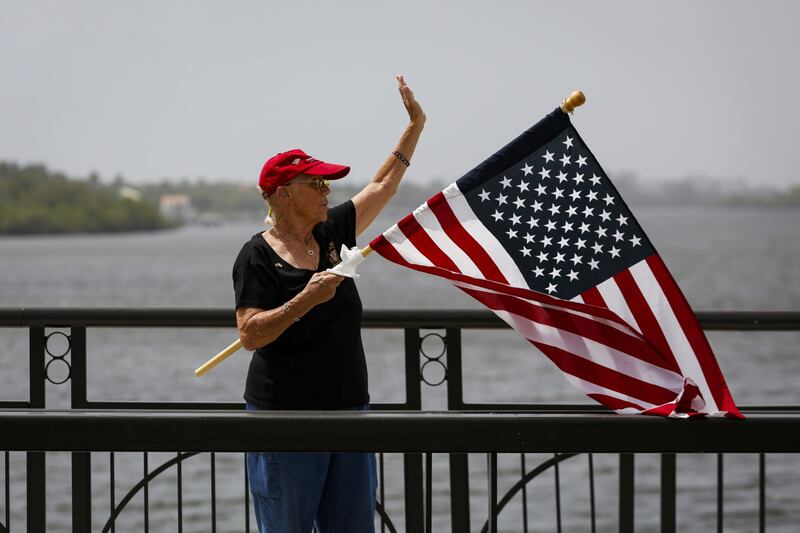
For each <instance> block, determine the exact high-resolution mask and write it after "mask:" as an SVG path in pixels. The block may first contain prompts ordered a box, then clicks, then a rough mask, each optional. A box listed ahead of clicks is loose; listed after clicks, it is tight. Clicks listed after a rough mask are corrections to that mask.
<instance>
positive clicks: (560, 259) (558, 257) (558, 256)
mask: <svg viewBox="0 0 800 533" xmlns="http://www.w3.org/2000/svg"><path fill="white" fill-rule="evenodd" d="M553 261H555V262H556V263H563V262H564V254H562V253H561V252H558V253H557V254H556V255H555V256H554V257H553Z"/></svg>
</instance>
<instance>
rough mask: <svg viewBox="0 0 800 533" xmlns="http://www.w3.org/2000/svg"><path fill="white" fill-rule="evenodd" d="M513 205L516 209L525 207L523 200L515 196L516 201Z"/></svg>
mask: <svg viewBox="0 0 800 533" xmlns="http://www.w3.org/2000/svg"><path fill="white" fill-rule="evenodd" d="M514 205H515V206H517V209H522V208H523V207H525V200H523V199H522V198H520V197H519V196H517V199H516V200H514Z"/></svg>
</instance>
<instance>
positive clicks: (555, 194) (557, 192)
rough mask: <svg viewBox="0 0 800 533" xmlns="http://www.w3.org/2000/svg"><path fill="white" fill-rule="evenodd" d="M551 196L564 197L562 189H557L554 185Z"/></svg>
mask: <svg viewBox="0 0 800 533" xmlns="http://www.w3.org/2000/svg"><path fill="white" fill-rule="evenodd" d="M553 196H555V197H556V198H563V197H564V190H563V189H559V188H558V187H556V190H554V191H553Z"/></svg>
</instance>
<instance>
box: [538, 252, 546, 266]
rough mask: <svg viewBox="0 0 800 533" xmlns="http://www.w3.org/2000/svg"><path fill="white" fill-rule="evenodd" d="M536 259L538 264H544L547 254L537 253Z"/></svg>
mask: <svg viewBox="0 0 800 533" xmlns="http://www.w3.org/2000/svg"><path fill="white" fill-rule="evenodd" d="M536 257H537V259H539V262H540V263H544V262H545V261H547V254H546V253H544V252H539V255H537V256H536Z"/></svg>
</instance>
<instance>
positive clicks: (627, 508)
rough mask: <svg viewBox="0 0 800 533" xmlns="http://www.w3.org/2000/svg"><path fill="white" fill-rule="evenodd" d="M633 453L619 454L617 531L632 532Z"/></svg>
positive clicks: (621, 532)
mask: <svg viewBox="0 0 800 533" xmlns="http://www.w3.org/2000/svg"><path fill="white" fill-rule="evenodd" d="M633 457H634V456H633V454H632V453H621V454H619V531H620V533H633Z"/></svg>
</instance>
